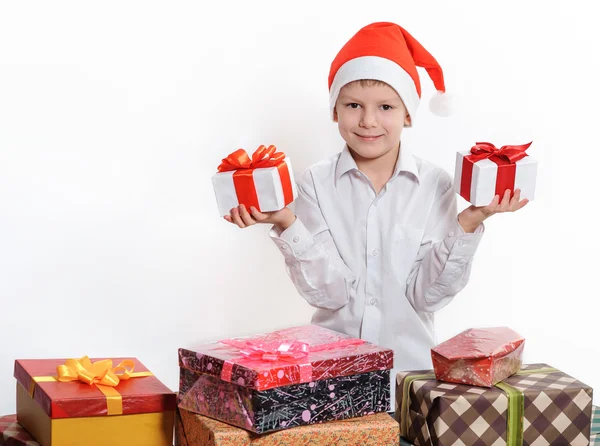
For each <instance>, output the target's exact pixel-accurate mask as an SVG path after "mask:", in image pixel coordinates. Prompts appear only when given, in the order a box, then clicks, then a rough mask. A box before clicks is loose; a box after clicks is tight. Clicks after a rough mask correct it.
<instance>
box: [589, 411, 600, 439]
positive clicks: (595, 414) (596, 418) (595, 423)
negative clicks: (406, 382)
mask: <svg viewBox="0 0 600 446" xmlns="http://www.w3.org/2000/svg"><path fill="white" fill-rule="evenodd" d="M596 445H597V446H600V407H597V406H593V407H592V427H591V429H590V446H596Z"/></svg>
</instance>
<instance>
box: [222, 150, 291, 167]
mask: <svg viewBox="0 0 600 446" xmlns="http://www.w3.org/2000/svg"><path fill="white" fill-rule="evenodd" d="M284 158H285V154H284V153H283V152H277V148H276V147H275V146H274V145H270V146H269V147H266V146H264V145H260V146H259V147H258V149H256V151H255V152H254V153H253V154H252V159H250V157H249V156H248V153H246V151H245V150H244V149H238V150H236V151H235V152H233V153H231V154H229V155H228V156H227V158H223V160H222V161H221V164H220V165H219V167H218V171H219V172H230V171H232V170H242V169H259V168H263V167H275V166H276V165H277V164H279V163H280V162H281V161H283V160H284Z"/></svg>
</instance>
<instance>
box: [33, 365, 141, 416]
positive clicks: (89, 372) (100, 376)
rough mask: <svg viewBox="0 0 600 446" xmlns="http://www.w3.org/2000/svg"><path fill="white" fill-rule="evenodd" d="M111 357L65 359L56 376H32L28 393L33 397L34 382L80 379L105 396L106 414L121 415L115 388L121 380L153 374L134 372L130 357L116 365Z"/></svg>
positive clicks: (120, 398)
mask: <svg viewBox="0 0 600 446" xmlns="http://www.w3.org/2000/svg"><path fill="white" fill-rule="evenodd" d="M112 364H113V362H112V359H103V360H101V361H96V362H94V363H92V361H91V360H90V358H88V357H87V356H84V357H83V358H80V359H67V361H66V362H65V363H64V364H62V365H59V366H58V367H56V373H57V375H58V377H54V376H35V377H33V382H32V386H31V388H30V392H29V393H30V395H31V396H32V397H33V390H34V386H35V383H38V382H48V381H59V382H72V381H81V382H83V383H86V384H89V385H90V386H92V385H95V386H96V387H97V388H98V390H100V392H102V393H103V394H104V396H105V397H106V406H107V413H108V415H121V414H122V413H123V398H122V397H121V394H120V393H119V392H118V391H117V389H115V387H117V386H118V385H119V383H120V382H121V381H125V380H128V379H131V378H140V377H142V376H153V373H152V372H134V371H133V369H134V366H135V364H134V362H133V361H132V360H131V359H126V360H124V361H121V362H120V363H119V365H117V366H116V367H113V366H112Z"/></svg>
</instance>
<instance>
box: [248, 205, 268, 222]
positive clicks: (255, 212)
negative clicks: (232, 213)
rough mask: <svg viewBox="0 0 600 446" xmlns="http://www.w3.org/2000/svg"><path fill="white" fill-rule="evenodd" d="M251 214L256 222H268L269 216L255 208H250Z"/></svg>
mask: <svg viewBox="0 0 600 446" xmlns="http://www.w3.org/2000/svg"><path fill="white" fill-rule="evenodd" d="M250 213H251V214H252V217H254V219H255V220H256V221H263V220H266V218H267V216H266V215H265V214H263V213H262V212H260V211H259V210H258V209H256V208H255V207H254V206H250Z"/></svg>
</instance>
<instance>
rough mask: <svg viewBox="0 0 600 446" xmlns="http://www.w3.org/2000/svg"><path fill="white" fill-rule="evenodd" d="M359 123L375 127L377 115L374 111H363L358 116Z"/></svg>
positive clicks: (364, 126)
mask: <svg viewBox="0 0 600 446" xmlns="http://www.w3.org/2000/svg"><path fill="white" fill-rule="evenodd" d="M359 125H360V126H361V127H363V128H372V127H377V117H376V116H375V113H371V112H368V111H365V112H364V113H363V114H362V116H361V117H360V123H359Z"/></svg>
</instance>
